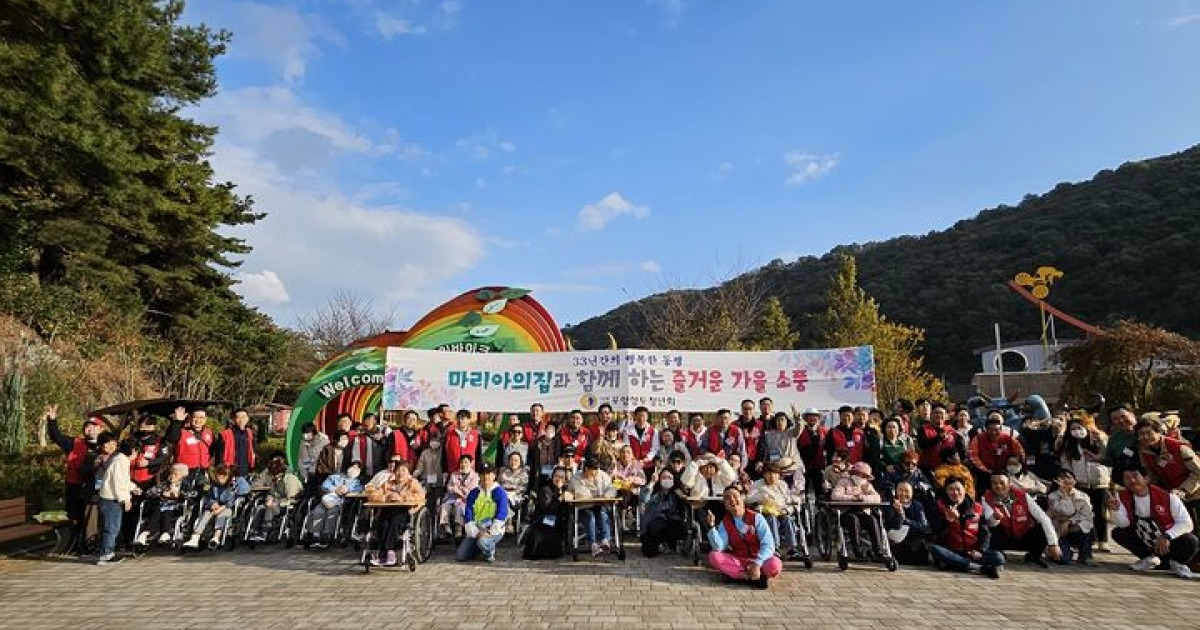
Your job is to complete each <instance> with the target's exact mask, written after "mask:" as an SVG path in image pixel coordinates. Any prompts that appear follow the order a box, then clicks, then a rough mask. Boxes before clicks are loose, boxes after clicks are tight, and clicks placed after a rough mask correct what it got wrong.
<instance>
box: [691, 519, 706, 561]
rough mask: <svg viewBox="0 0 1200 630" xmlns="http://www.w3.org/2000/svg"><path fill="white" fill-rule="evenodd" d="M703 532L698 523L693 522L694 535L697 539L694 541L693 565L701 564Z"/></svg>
mask: <svg viewBox="0 0 1200 630" xmlns="http://www.w3.org/2000/svg"><path fill="white" fill-rule="evenodd" d="M703 535H704V534H703V533H702V532H701V531H700V525H699V524H698V523H692V537H693V539H694V540H695V542H694V543H692V566H695V567H698V566H700V541H701V540H703Z"/></svg>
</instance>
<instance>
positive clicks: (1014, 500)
mask: <svg viewBox="0 0 1200 630" xmlns="http://www.w3.org/2000/svg"><path fill="white" fill-rule="evenodd" d="M980 502H981V503H983V512H984V520H985V521H986V522H987V524H988V526H989V527H990V528H991V529H992V542H991V547H992V549H995V550H997V551H1005V550H1009V551H1024V552H1025V562H1027V563H1029V564H1036V565H1038V566H1039V567H1042V568H1043V569H1045V568H1048V567H1049V565H1048V564H1047V563H1046V558H1045V557H1044V556H1049V557H1050V559H1051V560H1054V561H1055V562H1057V561H1058V560H1060V559H1061V558H1062V549H1060V548H1059V546H1058V532H1057V531H1055V529H1054V523H1053V522H1051V521H1050V517H1049V516H1047V515H1046V513H1045V512H1044V511H1042V508H1041V506H1039V505H1038V504H1037V501H1034V500H1033V496H1032V495H1030V494H1029V493H1027V492H1025V491H1024V490H1021V489H1020V488H1017V487H1015V486H1013V485H1011V484H1010V483H1009V481H1008V471H1007V470H999V471H996V472H994V473H992V475H991V489H989V490H988V491H987V492H984V493H983V497H982V499H981V501H980Z"/></svg>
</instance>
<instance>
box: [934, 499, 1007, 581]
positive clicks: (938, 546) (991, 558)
mask: <svg viewBox="0 0 1200 630" xmlns="http://www.w3.org/2000/svg"><path fill="white" fill-rule="evenodd" d="M931 516H932V518H931V526H932V530H933V533H934V537H935V541H936V542H935V543H934V544H933V545H931V546H930V548H929V555H930V557H931V558H932V559H933V566H935V567H937V568H939V569H945V570H948V571H964V572H968V571H969V572H972V573H979V574H982V575H986V576H988V577H990V578H993V579H997V578H999V577H1000V572H1001V571H1002V570H1003V569H1004V554H1003V553H1001V552H999V551H996V550H995V549H992V548H991V531H990V530H989V529H988V528H987V527H985V526H984V515H983V505H982V504H981V503H979V502H976V501H973V500H972V499H971V497H970V496H968V495H967V489H966V486H965V485H963V481H962V479H958V478H952V479H950V480H948V481H947V482H946V489H945V495H944V498H942V499H939V500H938V501H937V507H936V509H935V510H934V511H933V514H932V515H931Z"/></svg>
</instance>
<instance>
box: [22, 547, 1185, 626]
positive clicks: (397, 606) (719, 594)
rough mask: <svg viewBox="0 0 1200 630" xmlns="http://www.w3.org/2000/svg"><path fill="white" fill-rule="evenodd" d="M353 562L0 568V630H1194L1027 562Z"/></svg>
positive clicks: (263, 553) (329, 556)
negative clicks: (734, 578)
mask: <svg viewBox="0 0 1200 630" xmlns="http://www.w3.org/2000/svg"><path fill="white" fill-rule="evenodd" d="M356 558H357V555H356V554H354V553H353V552H352V551H350V550H330V551H322V552H316V551H313V552H304V551H301V550H298V549H297V550H285V549H282V548H272V549H258V550H253V551H251V550H239V551H235V552H231V553H203V554H199V555H195V556H188V557H183V558H180V557H178V556H175V555H155V554H151V555H150V556H147V557H144V558H140V559H136V560H127V561H125V562H123V563H121V564H118V565H115V566H109V567H99V566H94V565H90V564H85V563H82V562H72V561H48V560H42V559H21V558H8V559H0V628H21V629H23V630H24V629H32V628H113V627H122V628H203V629H206V630H223V629H226V628H228V629H229V630H246V629H249V628H280V629H289V630H293V629H295V630H299V629H306V628H354V629H356V630H357V629H366V628H421V629H426V628H487V629H489V630H498V629H505V630H507V629H509V628H566V627H622V628H627V629H631V630H643V629H652V628H705V629H713V630H715V629H718V628H731V629H732V628H738V629H744V628H747V627H760V626H768V625H769V626H771V627H775V628H829V629H842V628H845V629H850V628H884V629H888V628H923V629H935V628H955V629H959V630H963V629H970V628H988V629H997V628H1085V627H1086V628H1089V629H1093V630H1096V629H1102V628H1139V629H1144V628H1189V629H1191V630H1195V629H1196V628H1200V622H1198V621H1197V619H1198V618H1200V617H1198V615H1200V580H1198V581H1195V582H1185V581H1183V580H1179V579H1178V578H1175V577H1174V576H1172V575H1170V574H1168V573H1166V572H1154V574H1152V575H1137V574H1134V573H1132V572H1131V571H1129V569H1128V568H1127V567H1126V565H1127V564H1128V563H1129V562H1131V561H1132V558H1130V557H1128V556H1126V555H1124V554H1098V560H1099V562H1100V566H1099V567H1096V568H1085V567H1051V568H1050V569H1049V570H1046V569H1039V568H1037V567H1033V566H1027V565H1024V564H1023V563H1022V562H1021V560H1020V554H1010V560H1011V561H1013V564H1011V565H1010V568H1009V569H1008V570H1006V571H1005V573H1004V575H1003V577H1002V578H1001V579H1000V580H999V581H993V580H989V579H987V578H984V577H980V576H973V575H962V574H950V573H943V572H937V571H933V570H930V569H925V568H912V569H909V568H904V567H901V569H900V570H899V571H898V572H897V573H887V572H886V571H884V570H883V569H882V567H878V566H865V565H864V566H851V568H850V569H849V570H848V571H846V572H845V573H841V572H839V571H837V569H836V566H834V565H833V564H831V563H822V562H818V563H817V564H816V566H815V567H814V568H813V570H811V571H806V570H804V569H803V567H802V566H800V565H792V564H789V565H788V566H787V568H786V569H785V571H784V574H783V576H781V577H780V578H779V579H777V580H774V581H772V583H771V587H770V590H767V591H759V590H753V589H749V588H747V587H742V586H738V585H731V584H726V583H723V582H722V581H721V580H720V579H718V577H717V576H715V575H714V574H713V573H712V572H710V571H706V570H704V569H703V568H696V567H693V566H692V565H691V562H690V561H687V560H685V559H683V558H680V557H679V556H675V555H665V556H661V557H659V558H655V559H653V560H650V559H646V558H643V557H642V556H641V554H640V552H639V551H638V550H637V549H635V548H633V547H630V548H629V554H628V559H627V561H626V562H624V563H621V562H619V561H617V560H616V559H615V558H612V559H608V560H600V561H593V560H591V559H587V560H584V559H582V558H581V560H580V562H572V561H571V560H570V558H566V559H564V560H562V561H542V562H525V561H522V560H520V559H519V554H518V552H517V550H516V549H515V548H514V547H513V546H512V543H511V542H507V543H505V544H504V545H503V546H502V547H501V551H500V554H499V561H498V562H497V563H496V564H492V565H488V564H483V563H478V562H473V563H467V564H457V563H455V562H453V559H452V557H451V555H450V549H449V547H447V546H445V545H443V546H439V547H437V548H436V550H435V556H434V557H433V558H432V559H430V561H429V563H428V564H424V565H421V566H419V567H418V568H417V571H416V572H415V573H410V572H409V571H408V570H407V569H389V570H373V571H372V572H371V573H370V574H369V575H364V574H363V571H362V568H361V567H360V566H357V565H355V564H354V563H355V561H356Z"/></svg>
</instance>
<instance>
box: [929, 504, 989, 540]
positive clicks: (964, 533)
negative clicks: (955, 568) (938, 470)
mask: <svg viewBox="0 0 1200 630" xmlns="http://www.w3.org/2000/svg"><path fill="white" fill-rule="evenodd" d="M937 505H938V509H939V510H941V511H942V514H943V516H944V515H945V513H946V510H947V509H949V506H947V505H946V503H945V502H944V501H942V500H941V499H938V503H937ZM945 520H946V531H945V532H943V533H942V542H943V543H944V544H945V545H946V547H947V548H948V549H950V550H951V551H956V552H964V551H971V550H973V549H975V548H976V547H978V546H979V523H980V521H982V520H983V507H982V506H980V505H979V503H978V502H975V503H972V504H971V512H970V513H969V514H967V522H966V523H963V522H962V521H961V520H960V519H957V518H946V519H945Z"/></svg>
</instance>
